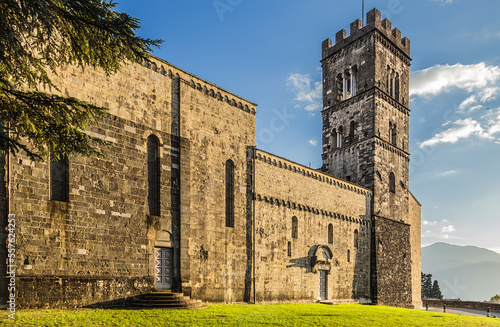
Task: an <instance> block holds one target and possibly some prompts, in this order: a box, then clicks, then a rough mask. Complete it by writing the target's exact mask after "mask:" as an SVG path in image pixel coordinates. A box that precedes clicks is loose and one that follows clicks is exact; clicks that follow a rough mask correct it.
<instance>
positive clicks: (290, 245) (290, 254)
mask: <svg viewBox="0 0 500 327" xmlns="http://www.w3.org/2000/svg"><path fill="white" fill-rule="evenodd" d="M286 252H287V255H288V256H289V257H291V256H292V242H290V241H288V246H287V251H286Z"/></svg>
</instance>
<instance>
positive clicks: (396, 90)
mask: <svg viewBox="0 0 500 327" xmlns="http://www.w3.org/2000/svg"><path fill="white" fill-rule="evenodd" d="M394 99H396V101H399V74H398V73H396V77H395V78H394Z"/></svg>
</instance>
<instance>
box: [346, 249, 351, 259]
mask: <svg viewBox="0 0 500 327" xmlns="http://www.w3.org/2000/svg"><path fill="white" fill-rule="evenodd" d="M347 262H351V250H347Z"/></svg>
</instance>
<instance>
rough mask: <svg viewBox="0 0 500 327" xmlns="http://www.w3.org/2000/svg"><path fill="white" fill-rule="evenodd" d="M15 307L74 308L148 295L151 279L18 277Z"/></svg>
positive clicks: (151, 283)
mask: <svg viewBox="0 0 500 327" xmlns="http://www.w3.org/2000/svg"><path fill="white" fill-rule="evenodd" d="M16 283H17V285H16V288H18V289H19V290H20V291H19V292H17V294H16V307H17V308H20V309H28V308H77V307H84V306H88V305H92V304H99V303H106V302H108V303H109V301H113V302H116V304H119V302H120V301H124V300H125V299H126V298H129V297H132V296H135V295H139V294H142V293H148V292H150V291H151V290H152V289H153V285H154V280H153V278H147V277H146V278H143V277H136V278H106V277H78V276H75V277H56V276H52V277H20V278H16Z"/></svg>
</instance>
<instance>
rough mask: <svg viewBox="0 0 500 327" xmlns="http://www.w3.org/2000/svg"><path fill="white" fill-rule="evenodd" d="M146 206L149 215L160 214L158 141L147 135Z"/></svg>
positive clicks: (154, 137)
mask: <svg viewBox="0 0 500 327" xmlns="http://www.w3.org/2000/svg"><path fill="white" fill-rule="evenodd" d="M147 143H148V144H147V148H148V207H149V214H150V215H151V216H159V215H160V151H159V150H160V149H159V147H160V141H159V140H158V138H157V137H156V136H154V135H150V136H149V137H148V142H147Z"/></svg>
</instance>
